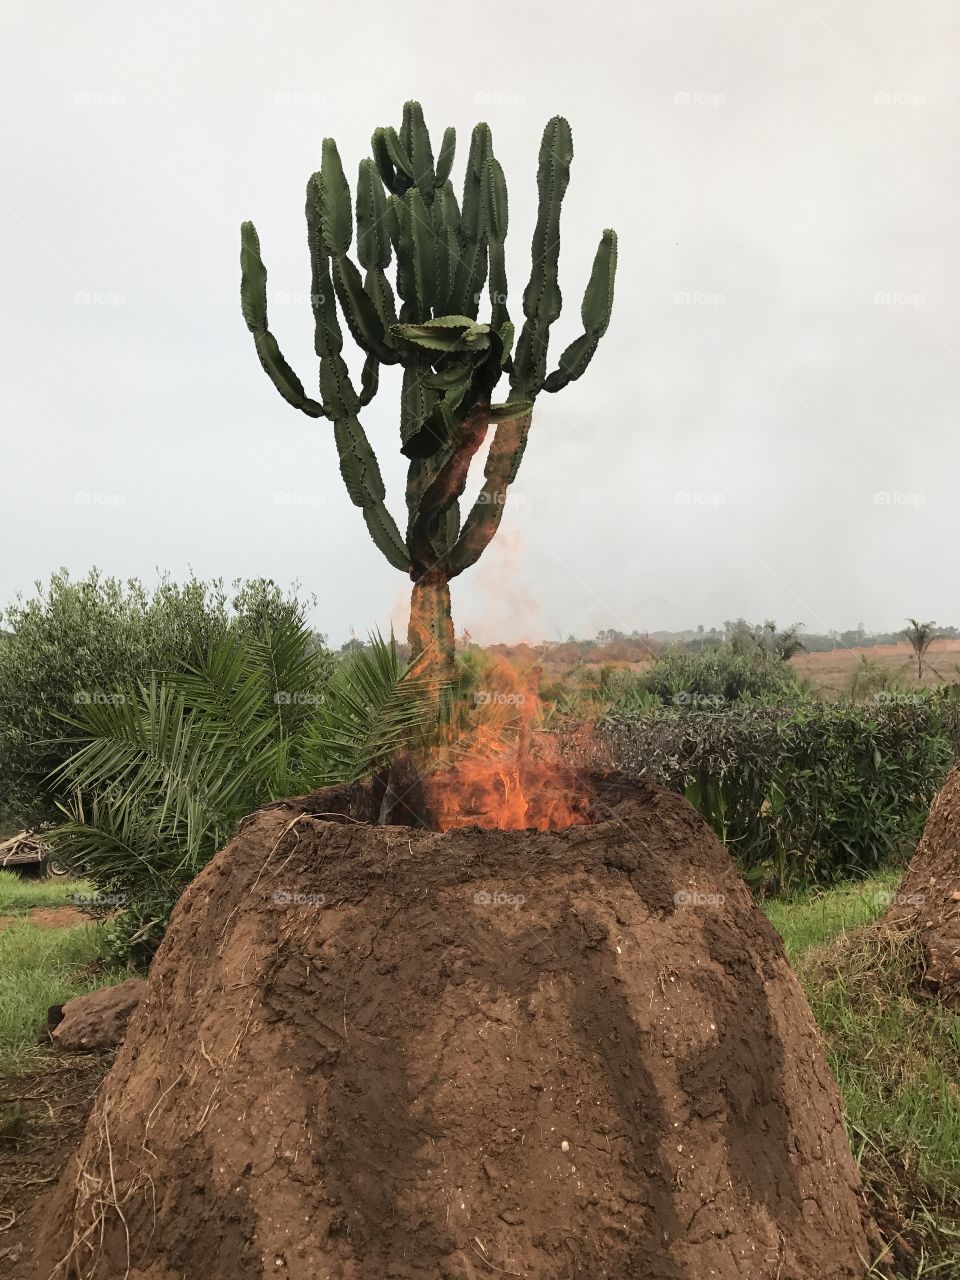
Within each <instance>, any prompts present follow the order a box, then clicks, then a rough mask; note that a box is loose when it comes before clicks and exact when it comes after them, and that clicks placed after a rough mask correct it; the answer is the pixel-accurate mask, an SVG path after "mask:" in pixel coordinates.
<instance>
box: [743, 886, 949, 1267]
mask: <svg viewBox="0 0 960 1280" xmlns="http://www.w3.org/2000/svg"><path fill="white" fill-rule="evenodd" d="M897 880H898V877H897V876H896V875H895V874H891V875H888V876H879V877H874V878H872V879H870V880H867V881H863V882H861V883H860V884H857V885H842V886H840V887H838V888H836V889H833V890H830V891H828V892H820V893H816V894H807V895H804V896H802V897H798V898H796V899H794V900H792V901H781V902H769V903H767V904H766V911H767V914H768V916H769V917H770V919H771V920H772V922H773V924H774V925H775V927H776V928H777V929H778V930H779V931H780V933H781V935H782V936H783V939H784V943H785V945H786V949H787V953H788V955H789V956H790V959H791V962H792V963H793V965H794V967H795V968H796V969H797V972H798V973H799V976H800V979H801V981H802V982H803V984H804V987H805V989H806V992H807V996H808V998H809V1000H810V1005H811V1008H812V1009H813V1013H814V1016H815V1017H816V1019H817V1022H818V1023H819V1025H820V1028H821V1030H822V1032H823V1035H824V1039H825V1041H826V1046H827V1055H828V1058H829V1061H830V1066H831V1068H832V1070H833V1073H834V1076H835V1077H836V1079H837V1081H838V1083H839V1086H840V1092H841V1095H842V1098H843V1108H844V1116H845V1119H846V1123H847V1130H848V1132H849V1134H850V1141H851V1144H852V1146H853V1150H854V1153H855V1154H856V1157H857V1160H858V1162H859V1164H860V1169H861V1174H862V1176H863V1178H864V1181H865V1183H866V1184H867V1185H868V1186H869V1187H870V1189H871V1191H872V1192H873V1194H874V1196H875V1198H876V1201H877V1203H878V1204H879V1205H882V1206H883V1208H884V1210H885V1211H886V1213H887V1214H888V1215H889V1218H888V1219H885V1220H884V1222H883V1226H884V1229H885V1231H887V1233H888V1234H889V1233H890V1232H891V1223H892V1224H893V1226H894V1229H896V1228H897V1227H898V1226H899V1227H900V1228H902V1230H903V1232H904V1236H905V1239H906V1241H907V1243H908V1244H909V1246H910V1248H911V1249H912V1255H913V1256H912V1257H911V1258H907V1257H906V1255H905V1254H902V1255H901V1256H900V1259H899V1264H900V1270H899V1272H898V1276H900V1277H902V1278H903V1280H920V1278H921V1277H923V1278H926V1277H943V1278H944V1280H946V1277H950V1278H951V1280H956V1277H957V1276H958V1275H960V1269H958V1262H957V1259H958V1258H960V1013H957V1012H954V1011H951V1010H949V1009H946V1008H944V1007H943V1006H942V1005H940V1004H938V1003H937V1002H936V1001H934V1000H930V999H926V998H923V997H918V995H917V994H916V993H917V991H918V981H919V977H920V973H921V966H922V957H921V953H920V947H919V942H918V940H917V938H916V935H914V934H909V935H904V936H899V935H892V934H891V933H889V932H888V931H887V930H885V929H882V928H874V927H871V924H872V922H873V921H874V920H875V919H877V918H878V917H879V916H880V915H881V914H882V913H883V911H884V910H885V908H886V901H887V900H886V897H885V895H887V894H889V893H890V892H892V891H893V890H895V889H896V886H897Z"/></svg>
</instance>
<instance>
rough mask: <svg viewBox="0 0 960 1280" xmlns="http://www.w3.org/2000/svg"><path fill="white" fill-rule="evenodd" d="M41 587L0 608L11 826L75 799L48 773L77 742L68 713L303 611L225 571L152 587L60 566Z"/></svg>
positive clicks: (6, 808)
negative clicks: (228, 578)
mask: <svg viewBox="0 0 960 1280" xmlns="http://www.w3.org/2000/svg"><path fill="white" fill-rule="evenodd" d="M36 587H37V594H36V595H35V596H34V597H32V598H31V599H28V600H24V599H22V598H18V599H17V600H16V602H15V603H14V604H13V605H11V606H10V607H9V608H8V609H6V610H5V611H4V612H3V614H2V616H0V622H2V626H3V630H2V631H0V824H2V827H3V828H4V829H6V830H8V831H9V830H19V829H20V828H22V827H26V826H30V825H32V824H34V823H36V822H38V821H40V820H42V819H43V818H47V817H51V816H53V815H54V813H55V806H56V802H57V801H63V800H65V799H66V795H65V793H64V792H63V790H62V789H61V790H58V789H57V788H55V787H53V788H51V786H50V785H49V783H48V782H47V781H46V779H47V776H48V775H49V774H50V772H51V771H52V770H53V769H55V768H56V767H57V766H58V765H60V764H61V763H62V762H63V760H64V759H65V758H66V756H67V754H68V752H69V748H68V747H67V746H66V745H65V744H64V743H63V742H61V741H58V740H59V739H62V738H63V736H64V733H65V726H64V723H63V717H64V716H73V715H74V714H75V713H76V712H77V710H78V708H80V707H82V706H83V705H86V704H90V703H97V702H99V701H101V700H105V699H109V698H110V697H111V696H112V694H113V691H115V690H116V689H117V688H119V687H122V686H125V685H133V684H136V683H137V682H139V681H148V680H149V679H150V677H151V675H153V674H154V673H155V672H158V671H169V670H176V669H178V668H181V667H182V666H183V664H184V663H185V662H188V661H189V660H190V658H191V656H192V655H193V654H194V652H195V651H196V647H197V646H199V647H200V648H205V647H206V646H207V645H208V644H209V643H210V642H211V641H212V640H214V639H215V638H217V637H219V636H223V635H225V634H227V633H240V634H248V633H254V634H255V633H258V632H259V631H260V630H261V629H262V627H263V625H264V624H265V623H269V624H271V625H275V624H277V623H279V622H280V621H281V620H283V619H285V618H293V617H296V618H299V617H300V616H301V613H302V606H301V605H300V604H299V603H298V602H297V601H296V600H295V599H293V598H291V597H289V596H286V595H284V594H283V593H282V592H281V590H280V589H279V588H278V587H277V586H276V584H275V583H273V582H270V581H267V580H264V579H257V580H255V581H252V582H241V581H238V582H235V583H234V584H233V587H232V590H229V591H228V590H227V588H226V587H225V586H224V584H223V582H222V581H220V580H215V581H213V582H201V581H199V580H197V579H196V578H191V579H190V580H189V581H187V582H186V583H184V584H183V585H182V586H180V585H178V584H176V583H174V582H171V581H170V580H169V579H167V578H163V579H162V580H161V582H160V584H159V586H158V587H157V588H156V589H155V590H153V591H149V590H148V589H147V588H146V587H145V586H144V585H143V584H142V583H141V582H139V581H137V580H136V579H130V580H128V581H126V582H120V581H118V580H117V579H116V578H107V577H103V576H101V574H100V573H99V572H98V571H97V570H96V569H94V570H93V571H92V572H91V573H90V574H89V575H88V576H87V578H85V579H84V580H83V581H78V582H74V581H71V579H70V577H69V574H68V573H67V572H66V571H65V570H61V571H60V572H59V573H56V574H54V575H53V576H52V577H51V579H50V583H49V585H48V586H46V587H44V586H42V585H41V584H40V583H37V584H36ZM318 643H322V642H320V641H318Z"/></svg>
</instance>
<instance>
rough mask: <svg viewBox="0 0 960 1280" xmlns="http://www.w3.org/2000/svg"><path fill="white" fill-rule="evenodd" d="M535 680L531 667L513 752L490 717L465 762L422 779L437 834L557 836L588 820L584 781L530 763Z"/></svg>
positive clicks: (537, 676)
mask: <svg viewBox="0 0 960 1280" xmlns="http://www.w3.org/2000/svg"><path fill="white" fill-rule="evenodd" d="M539 681H540V669H539V668H534V669H533V671H532V672H531V673H530V674H529V676H528V679H527V691H526V694H525V695H524V696H523V697H522V698H521V699H520V701H519V705H520V707H521V717H520V726H519V736H518V741H517V746H516V750H515V751H513V752H508V751H505V749H504V745H503V734H502V729H503V725H502V724H498V723H497V722H496V718H494V720H493V721H492V722H491V724H489V725H483V724H480V725H477V726H476V727H475V729H474V731H473V733H472V734H471V738H472V742H473V747H472V750H471V754H470V755H469V756H468V757H467V758H466V759H464V760H460V761H459V762H458V763H457V764H456V765H455V766H454V767H453V768H451V769H445V770H441V771H438V772H436V773H433V774H429V775H427V777H425V778H424V780H423V786H424V792H425V799H426V804H427V808H428V809H429V811H430V815H431V818H432V825H433V826H435V827H436V828H437V830H439V831H449V830H451V829H452V828H455V827H481V828H484V829H486V830H492V829H498V830H500V831H527V830H538V831H555V830H559V829H561V828H563V827H574V826H579V825H581V824H583V823H586V822H589V821H590V818H589V809H590V802H591V798H590V795H589V793H588V791H587V789H586V787H585V785H584V783H583V780H582V777H581V776H580V775H579V774H577V773H576V772H575V771H573V770H572V769H568V768H564V767H563V766H561V765H557V764H547V763H545V762H543V761H540V760H533V759H531V736H532V727H533V718H534V714H535V711H536V707H537V703H538V698H537V690H538V686H539Z"/></svg>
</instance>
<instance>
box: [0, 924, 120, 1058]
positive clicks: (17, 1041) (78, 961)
mask: <svg viewBox="0 0 960 1280" xmlns="http://www.w3.org/2000/svg"><path fill="white" fill-rule="evenodd" d="M101 929H102V926H100V925H97V924H93V923H91V924H78V925H74V926H72V927H71V928H69V929H46V928H41V927H40V926H39V925H33V924H30V922H29V921H28V920H19V921H17V922H16V923H15V924H12V925H9V926H8V927H7V928H5V929H3V930H0V1073H2V1074H6V1073H12V1072H16V1071H22V1070H26V1069H27V1068H28V1067H29V1066H30V1065H31V1063H32V1062H34V1061H35V1060H36V1059H37V1057H38V1056H39V1053H40V1050H39V1048H38V1047H37V1031H38V1030H39V1028H40V1027H41V1025H42V1024H43V1020H44V1016H45V1014H46V1012H47V1009H48V1008H49V1007H50V1006H51V1005H53V1004H64V1003H65V1002H66V1001H67V1000H70V999H72V997H73V996H78V995H82V994H84V993H85V992H87V991H95V990H96V989H97V988H98V987H104V986H109V985H110V984H111V983H114V982H122V981H123V979H124V978H128V977H131V976H132V975H131V973H130V971H129V970H127V969H125V968H123V967H122V966H121V967H117V968H111V969H108V970H106V971H105V970H104V967H103V963H102V960H103V936H102V932H101Z"/></svg>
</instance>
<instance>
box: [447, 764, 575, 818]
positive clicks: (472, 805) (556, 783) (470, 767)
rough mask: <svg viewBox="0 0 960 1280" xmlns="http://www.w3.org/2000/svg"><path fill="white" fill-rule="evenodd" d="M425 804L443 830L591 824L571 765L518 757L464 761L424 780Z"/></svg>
mask: <svg viewBox="0 0 960 1280" xmlns="http://www.w3.org/2000/svg"><path fill="white" fill-rule="evenodd" d="M425 791H426V796H427V807H428V808H429V810H430V813H431V817H432V819H433V824H434V825H435V826H436V827H437V829H438V830H440V831H449V830H451V828H454V827H483V828H484V829H486V830H500V831H528V830H537V831H556V830H559V829H561V828H563V827H575V826H580V825H582V824H583V823H586V822H589V821H590V818H589V808H590V796H589V794H588V793H587V791H586V789H585V787H584V785H583V783H582V782H581V781H579V779H578V776H577V775H576V774H575V773H574V772H573V771H572V770H569V769H564V768H562V767H558V766H556V765H547V764H543V763H541V762H539V761H527V762H525V763H524V764H523V765H521V762H520V761H519V760H518V759H516V758H514V759H512V760H506V759H501V760H497V759H488V760H484V759H478V758H476V757H474V758H471V759H468V760H465V761H463V762H462V763H461V764H459V765H457V766H456V767H455V768H453V769H450V770H444V771H443V772H441V773H434V774H431V775H429V776H428V777H427V778H426V779H425Z"/></svg>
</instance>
